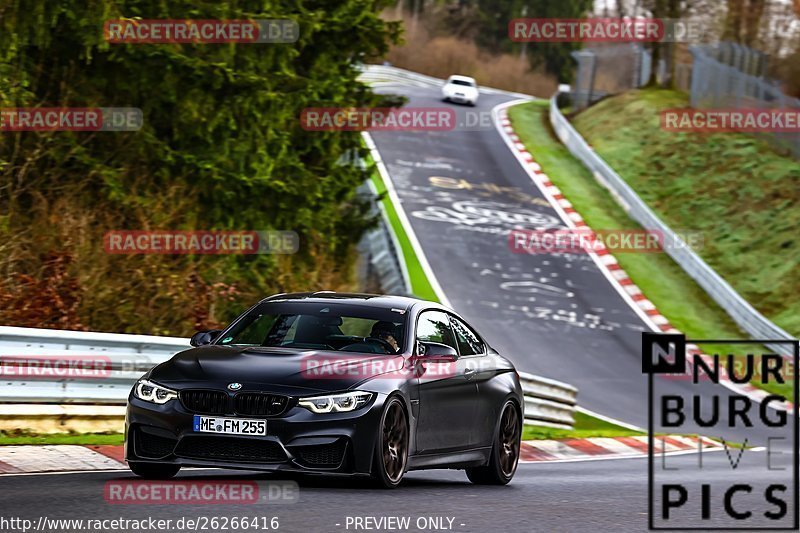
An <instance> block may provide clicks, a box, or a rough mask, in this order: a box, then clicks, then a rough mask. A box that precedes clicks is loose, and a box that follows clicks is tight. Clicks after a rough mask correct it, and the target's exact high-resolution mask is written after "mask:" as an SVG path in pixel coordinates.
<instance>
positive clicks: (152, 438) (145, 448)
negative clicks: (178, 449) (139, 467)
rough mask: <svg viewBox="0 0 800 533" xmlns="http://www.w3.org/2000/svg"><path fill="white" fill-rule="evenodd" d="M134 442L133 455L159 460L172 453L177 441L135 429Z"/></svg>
mask: <svg viewBox="0 0 800 533" xmlns="http://www.w3.org/2000/svg"><path fill="white" fill-rule="evenodd" d="M134 442H135V443H136V444H135V445H134V447H135V453H136V455H138V456H139V457H149V458H151V459H160V458H162V457H166V456H167V455H169V454H171V453H172V450H174V449H175V443H176V442H177V441H176V440H175V439H170V438H167V437H161V436H159V435H151V434H150V433H145V432H144V431H142V430H141V429H137V430H135V432H134Z"/></svg>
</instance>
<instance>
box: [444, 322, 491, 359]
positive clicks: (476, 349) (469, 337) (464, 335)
mask: <svg viewBox="0 0 800 533" xmlns="http://www.w3.org/2000/svg"><path fill="white" fill-rule="evenodd" d="M450 325H451V326H453V331H455V332H456V342H457V343H458V351H459V352H461V355H477V354H482V353H484V352H485V351H486V350H485V347H484V345H483V342H481V339H480V337H478V334H477V333H475V332H474V331H472V329H470V327H469V326H467V325H466V324H465V323H464V322H462V321H461V320H459V319H457V318H456V317H450Z"/></svg>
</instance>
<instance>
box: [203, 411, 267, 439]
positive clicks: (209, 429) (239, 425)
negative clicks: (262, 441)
mask: <svg viewBox="0 0 800 533" xmlns="http://www.w3.org/2000/svg"><path fill="white" fill-rule="evenodd" d="M194 430H195V431H198V432H200V433H224V434H226V435H266V434H267V421H266V420H252V419H248V418H220V417H216V416H200V415H194Z"/></svg>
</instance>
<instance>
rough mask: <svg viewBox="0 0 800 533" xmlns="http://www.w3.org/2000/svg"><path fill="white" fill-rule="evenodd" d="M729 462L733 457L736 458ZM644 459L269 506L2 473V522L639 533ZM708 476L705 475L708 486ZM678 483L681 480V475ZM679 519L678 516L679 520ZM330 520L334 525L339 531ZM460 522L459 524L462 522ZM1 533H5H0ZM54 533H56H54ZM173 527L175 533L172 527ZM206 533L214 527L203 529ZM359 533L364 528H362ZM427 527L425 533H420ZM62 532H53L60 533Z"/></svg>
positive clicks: (415, 483)
mask: <svg viewBox="0 0 800 533" xmlns="http://www.w3.org/2000/svg"><path fill="white" fill-rule="evenodd" d="M765 456H766V454H765V453H763V452H762V453H758V452H753V454H752V455H751V454H749V453H748V455H746V456H745V457H746V458H745V459H743V460H742V464H741V465H740V466H739V472H738V473H737V474H736V475H737V476H738V478H737V479H746V480H748V481H749V482H750V483H753V484H754V485H759V484H761V483H763V482H765V481H766V478H765V477H764V476H765V471H764V468H763V465H762V464H760V462H761V461H764V458H765ZM734 459H735V457H734ZM667 461H668V463H667V466H668V467H670V468H680V469H681V470H685V471H687V472H688V471H691V472H695V473H696V472H698V470H697V468H696V464H697V458H696V455H684V456H677V457H668V458H667ZM726 461H728V459H727V458H726V456H725V454H724V453H722V452H715V453H713V454H705V458H704V464H705V466H706V468H707V469H708V471H709V472H718V471H720V470H721V469H720V468H719V463H720V462H726ZM646 474H647V460H646V459H622V460H598V461H586V462H578V463H538V464H525V465H520V467H519V470H518V472H517V475H516V476H515V477H514V480H513V481H512V483H511V484H510V485H508V486H505V487H479V486H475V485H471V484H470V483H469V482H468V481H467V479H466V476H465V475H464V473H463V472H456V471H446V470H444V471H428V472H412V473H410V474H408V477H407V478H406V480H405V481H404V483H403V485H401V486H400V487H399V488H398V489H395V490H392V491H385V490H377V489H373V488H371V487H369V486H368V485H366V484H364V483H363V482H361V481H355V480H351V479H344V480H343V479H337V478H300V479H298V481H299V501H297V502H295V503H291V504H274V505H214V504H204V505H191V506H190V505H176V504H171V505H163V504H162V505H118V504H115V505H112V504H109V503H107V501H106V500H105V499H104V496H103V494H104V487H105V484H106V482H108V481H124V480H135V479H137V478H135V477H134V476H133V475H132V474H131V473H130V472H103V473H89V472H87V473H80V474H61V475H53V474H42V475H24V476H16V475H6V476H2V477H0V494H2V504H3V505H2V507H3V512H2V516H3V517H5V518H10V517H16V518H24V519H29V520H32V521H33V522H34V523H37V522H38V520H39V517H40V516H45V517H46V518H48V519H70V518H73V519H113V518H127V519H134V520H142V519H145V518H148V517H153V518H155V519H172V520H178V519H179V518H181V517H190V518H197V517H198V516H205V517H209V518H211V517H244V516H246V517H254V516H264V517H272V516H277V517H278V518H279V524H280V527H279V529H278V531H287V532H293V533H294V532H298V533H300V532H320V533H324V532H340V531H342V532H343V531H356V530H355V529H353V527H352V526H351V527H350V528H349V529H348V528H347V527H346V524H347V517H348V516H350V517H385V516H408V517H410V518H411V524H412V526H411V527H410V528H409V529H407V530H406V531H412V532H413V531H426V529H421V530H420V529H417V528H416V526H415V525H414V523H415V521H416V520H417V519H419V518H420V517H423V518H425V517H443V516H444V517H451V518H453V519H454V520H453V528H452V531H457V532H462V531H463V532H476V533H479V532H481V533H482V532H485V531H508V532H530V531H586V530H591V531H644V530H646V528H647V475H646ZM713 476H714V474H706V475H704V477H703V479H705V480H709V481H711V480H713V479H712V478H713ZM178 479H180V480H208V481H214V480H236V479H244V480H270V479H276V478H270V477H269V476H268V475H264V474H254V473H251V472H241V473H237V472H221V471H215V470H210V471H193V472H185V473H182V474H181V475H180V477H179V478H178ZM681 479H686V478H685V477H684V478H681ZM714 497H715V500H714V504H713V509H714V512H713V516H712V519H711V520H709V521H708V522H707V523H705V524H703V525H705V526H713V525H717V526H720V525H727V524H730V522H729V521H726V519H725V517H723V516H721V515H720V511H721V503H720V501H719V500H718V499H716V498H718V497H719V495H718V494H716V493H714ZM736 504H737V506H739V507H740V509H741V510H744V509H745V508H747V509H752V510H754V511H755V510H768V509H770V508H771V507H770V506H769V505H766V504H764V502H763V498H762V496H761V495H760V494H754V496H753V497H752V498H750V497H746V496H741V497H738V498H737V500H736ZM698 506H699V498H697V497H696V494H693V495H692V498H690V500H689V503H688V504H687V507H685V508H684V509H683V510H682V511H684V512H686V515H687V516H688V515H689V514H690V513H692V514H693V515H695V516H696V515H697V507H698ZM678 516H681V515H678ZM337 524H339V525H338V526H337ZM462 524H463V525H462ZM3 531H10V530H9V529H3ZM53 531H57V530H53ZM174 531H183V530H177V529H174ZM211 531H213V529H212V530H211ZM362 531H363V530H362ZM427 531H430V529H427ZM59 533H61V532H59Z"/></svg>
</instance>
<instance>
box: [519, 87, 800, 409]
mask: <svg viewBox="0 0 800 533" xmlns="http://www.w3.org/2000/svg"><path fill="white" fill-rule="evenodd" d="M548 105H549V103H548V102H531V103H526V104H521V105H518V106H514V107H512V108H511V109H509V116H510V118H511V121H512V123H513V125H514V130H515V131H516V133H517V134H518V135H519V137H520V139H521V140H522V142H523V143H524V144H525V145H526V147H527V148H528V150H529V151H530V152H531V153H532V154H533V155H534V157H535V158H536V161H537V162H538V163H539V164H540V165H541V166H542V170H543V171H544V172H545V173H546V174H547V175H548V176H549V178H550V180H551V181H552V182H553V184H555V185H556V186H558V188H559V189H561V191H562V193H563V194H564V196H565V197H566V198H567V199H568V200H569V201H570V202H571V203H572V205H573V206H574V208H575V209H576V210H577V211H578V212H579V213H580V214H581V216H583V218H584V220H585V221H586V223H587V224H588V225H589V226H590V227H591V228H592V229H595V230H601V229H603V230H610V229H640V228H641V227H640V226H639V224H637V223H636V222H634V221H633V220H631V219H630V218H629V217H628V215H627V214H626V213H625V211H624V210H623V209H622V208H621V207H620V206H619V205H618V204H617V203H616V201H615V200H614V198H613V197H612V196H611V194H610V193H609V192H608V190H607V189H605V188H604V187H602V186H601V185H600V184H599V183H598V182H597V181H596V180H595V179H594V177H593V176H592V175H591V173H590V172H589V171H588V170H586V168H585V167H584V166H583V165H582V164H581V163H580V162H579V161H578V160H576V159H575V158H574V157H572V155H571V154H570V153H569V151H568V150H567V149H566V147H564V145H563V144H562V143H561V142H560V141H559V140H558V139H557V138H556V137H555V135H554V134H553V132H552V128H551V127H550V123H549V120H548ZM598 105H602V104H598ZM628 120H629V121H632V122H637V121H639V122H643V121H642V119H641V118H639V119H634V118H631V117H628ZM617 127H622V125H621V124H619V123H618V120H617V119H615V120H614V121H613V123H612V124H610V125H609V126H607V129H608V130H609V131H608V133H607V135H609V136H614V137H616V136H617V133H616V132H614V128H617ZM635 140H636V141H635V142H637V143H651V142H657V139H653V138H652V137H646V136H639V137H635ZM590 142H591V143H592V144H593V146H594V148H595V149H596V150H597V151H598V152H599V151H600V149H601V147H602V146H604V145H605V143H603V142H602V141H600V140H597V141H595V140H594V139H592V140H591V141H590ZM654 157H655V156H654ZM659 164H660V163H659V160H658V159H654V160H653V161H652V162H651V166H658V165H659ZM611 165H612V167H614V168H615V170H617V171H619V170H620V167H622V166H624V163H622V162H619V161H616V162H611ZM642 171H643V172H644V170H642ZM664 186H666V187H669V185H664ZM657 188H658V185H657V184H656V183H653V184H651V186H650V189H648V194H647V195H643V197H644V198H645V200H648V201H649V200H650V198H652V197H653V196H658V195H659V191H658V190H654V189H657ZM637 192H638V191H637ZM706 194H709V195H713V194H714V193H713V191H708V192H706ZM701 214H702V211H698V212H697V215H696V217H697V218H702V217H701V216H700V215H701ZM665 218H666V217H665ZM667 222H668V223H670V224H672V226H673V227H674V228H676V229H677V228H684V229H694V228H695V227H694V226H693V225H691V224H689V221H686V222H687V223H685V224H673V221H671V220H667ZM706 240H709V238H708V237H706ZM712 253H713V252H712ZM614 256H615V257H616V258H617V261H618V262H619V264H620V266H621V267H622V268H623V269H624V270H625V271H626V272H627V273H628V275H629V276H630V277H631V279H632V280H633V281H634V282H635V283H636V284H637V285H638V286H639V287H640V288H641V289H642V291H643V292H644V293H645V294H646V295H647V297H648V299H650V300H651V301H652V302H653V303H654V304H655V305H656V307H657V308H658V309H659V311H660V312H661V313H662V314H663V315H664V316H666V317H667V318H668V319H669V321H670V322H671V323H672V324H673V325H674V326H675V327H676V328H678V329H679V330H680V331H682V332H684V333H685V334H686V335H687V337H689V338H694V339H726V338H727V339H739V338H746V336H745V335H743V334H742V332H741V331H740V330H739V328H738V326H736V324H735V323H734V322H733V321H732V320H731V318H730V317H729V316H728V314H727V313H726V312H725V311H724V310H723V309H722V308H721V307H719V305H717V303H716V302H714V301H713V300H712V299H711V298H710V297H709V296H708V295H707V294H706V292H705V291H704V290H703V289H702V288H701V287H700V286H699V285H697V284H696V283H695V282H694V280H692V279H691V278H690V277H689V276H688V275H687V274H686V273H685V272H684V271H683V269H681V268H680V267H679V266H678V265H677V264H676V263H675V262H674V261H673V260H672V259H671V258H670V257H669V256H667V255H666V254H664V253H615V254H614ZM796 296H797V295H795V297H796ZM701 348H703V349H704V350H705V351H706V352H707V353H714V351H716V352H718V353H729V352H730V353H741V349H742V348H741V346H735V345H732V346H727V345H714V346H710V345H706V346H701ZM764 388H765V389H767V390H770V391H772V392H778V393H783V394H786V395H788V397H790V398H791V385H790V384H788V383H787V384H784V385H768V386H765V387H764Z"/></svg>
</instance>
